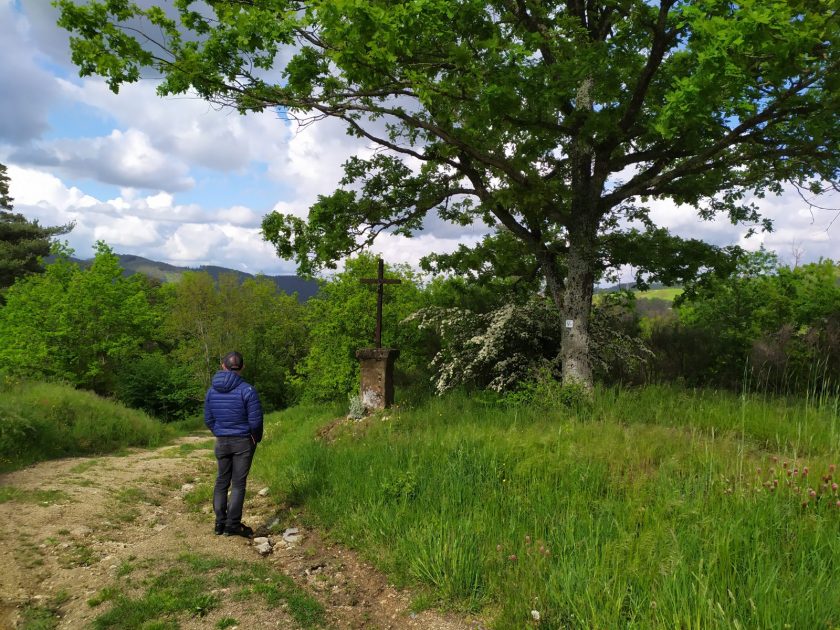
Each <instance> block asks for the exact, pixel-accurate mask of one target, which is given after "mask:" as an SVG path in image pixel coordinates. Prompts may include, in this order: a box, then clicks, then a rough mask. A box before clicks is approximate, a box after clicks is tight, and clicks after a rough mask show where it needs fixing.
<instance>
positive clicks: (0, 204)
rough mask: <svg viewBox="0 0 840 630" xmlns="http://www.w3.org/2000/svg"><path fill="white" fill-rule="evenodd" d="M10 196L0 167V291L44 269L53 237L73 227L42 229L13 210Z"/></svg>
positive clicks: (6, 179)
mask: <svg viewBox="0 0 840 630" xmlns="http://www.w3.org/2000/svg"><path fill="white" fill-rule="evenodd" d="M12 201H13V199H12V198H11V197H10V196H9V176H8V175H7V174H6V166H5V165H4V164H0V290H2V289H5V288H7V287H10V286H12V285H13V284H14V282H15V280H16V279H17V278H19V277H21V276H23V275H26V274H28V273H40V272H42V271H43V270H44V268H43V265H42V263H41V259H42V258H43V257H44V256H47V255H48V254H49V253H50V247H51V240H52V238H53V237H54V236H58V235H60V234H66V233H67V232H69V231H70V230H72V229H73V224H72V223H70V224H67V225H60V226H56V227H42V226H40V225H39V224H38V221H37V220H32V221H30V220H28V219H27V218H26V217H24V216H23V215H22V214H19V213H16V212H14V211H13V206H12Z"/></svg>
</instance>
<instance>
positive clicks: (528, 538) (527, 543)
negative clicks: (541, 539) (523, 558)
mask: <svg viewBox="0 0 840 630" xmlns="http://www.w3.org/2000/svg"><path fill="white" fill-rule="evenodd" d="M525 544H526V545H530V544H531V537H530V536H525Z"/></svg>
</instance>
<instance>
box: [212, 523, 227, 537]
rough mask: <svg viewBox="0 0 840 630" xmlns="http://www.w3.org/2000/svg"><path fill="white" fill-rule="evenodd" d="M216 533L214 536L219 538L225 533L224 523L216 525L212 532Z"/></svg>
mask: <svg viewBox="0 0 840 630" xmlns="http://www.w3.org/2000/svg"><path fill="white" fill-rule="evenodd" d="M213 531H214V532H215V533H216V536H221V535H222V534H224V533H225V524H224V523H216V528H215V529H214V530H213Z"/></svg>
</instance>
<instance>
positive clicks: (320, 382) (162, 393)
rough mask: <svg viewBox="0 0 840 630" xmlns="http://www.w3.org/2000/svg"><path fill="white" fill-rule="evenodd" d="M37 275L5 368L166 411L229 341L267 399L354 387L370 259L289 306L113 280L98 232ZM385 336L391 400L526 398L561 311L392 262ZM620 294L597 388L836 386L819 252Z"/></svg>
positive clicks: (337, 395) (251, 291)
mask: <svg viewBox="0 0 840 630" xmlns="http://www.w3.org/2000/svg"><path fill="white" fill-rule="evenodd" d="M54 250H55V253H56V257H55V259H54V261H53V262H50V263H49V264H47V265H45V267H44V271H43V273H34V274H29V275H26V276H23V277H20V278H18V280H17V281H16V282H15V283H14V285H13V286H11V287H10V288H8V289H7V290H6V291H5V294H4V297H5V304H4V305H3V306H2V307H0V348H2V354H3V360H2V364H0V374H1V375H2V376H3V378H5V379H6V380H15V379H27V380H31V379H36V380H45V381H61V382H66V383H69V384H72V385H73V386H75V387H77V388H80V389H86V390H92V391H94V392H96V393H98V394H100V395H103V396H108V397H113V398H116V399H118V400H120V401H122V402H123V403H125V404H126V405H128V406H131V407H134V408H139V409H143V410H145V411H147V412H148V413H150V414H152V415H154V416H156V417H158V418H160V419H162V420H166V421H170V420H177V419H180V418H183V417H185V416H188V415H191V414H194V413H196V412H198V411H199V410H200V407H201V404H202V402H203V396H204V392H205V390H206V387H207V386H208V383H209V379H210V377H211V375H212V374H213V372H214V371H215V370H216V369H217V366H218V364H219V359H220V357H221V356H223V355H224V354H225V353H226V352H227V351H229V350H230V349H234V348H235V349H237V350H239V351H240V352H242V353H243V354H244V355H245V357H246V372H247V378H248V380H249V381H250V382H252V383H253V384H254V385H255V386H256V387H257V388H258V390H259V391H260V393H261V395H262V397H263V400H264V402H265V405H266V407H267V408H269V409H277V408H283V407H287V406H290V405H292V404H295V403H297V402H300V401H311V400H341V399H345V400H346V399H347V397H348V395H350V394H352V393H353V392H354V391H355V389H356V388H357V382H358V381H357V374H358V366H357V361H356V359H355V357H354V353H355V350H356V349H357V348H360V347H365V346H368V345H370V344H371V342H372V338H373V328H374V313H375V300H376V297H375V289H374V288H372V287H371V286H370V285H364V284H362V283H361V282H360V279H361V278H369V277H373V276H374V275H375V273H376V260H375V259H374V258H373V257H372V256H370V255H360V256H357V257H355V258H352V259H350V260H348V261H347V264H346V267H345V269H344V271H342V272H340V273H337V274H335V275H334V276H332V277H330V278H327V279H325V280H323V281H322V282H321V286H320V290H319V292H318V294H317V295H316V296H315V297H314V298H311V299H310V300H308V301H306V302H304V303H299V302H298V300H297V299H296V297H295V296H290V295H286V294H285V293H283V292H281V291H279V290H278V289H277V287H276V286H275V285H274V283H273V282H272V281H271V280H269V279H268V278H262V277H257V278H254V279H248V280H245V281H244V282H241V283H240V282H239V281H238V279H237V278H236V277H235V276H234V275H233V274H230V275H228V276H225V275H222V276H221V277H220V278H219V279H218V281H215V280H214V279H213V278H212V277H211V276H210V275H209V274H208V273H206V272H190V273H187V274H185V275H184V277H183V278H182V279H181V280H180V281H179V282H177V283H168V284H162V283H160V282H158V281H155V280H152V279H149V278H147V277H145V276H143V275H140V274H135V275H132V276H129V277H124V276H123V274H122V269H121V268H120V265H119V260H118V257H117V256H116V255H115V254H114V252H113V251H112V250H111V248H110V247H108V246H107V245H106V244H105V243H99V244H98V246H97V250H96V255H95V257H94V259H93V262H92V264H91V265H90V266H88V267H86V268H81V267H79V266H78V265H76V264H74V263H73V262H72V261H71V260H70V254H71V252H70V251H69V250H68V249H66V247H62V246H56V247H55V248H54ZM386 269H387V271H386V273H387V275H388V276H390V277H396V278H399V279H401V280H402V283H401V284H399V285H389V286H388V287H386V299H385V305H384V314H383V321H384V331H383V344H384V345H386V346H392V347H398V348H400V350H401V354H400V358H399V361H398V362H397V384H398V388H399V392H400V393H399V394H398V396H400V395H401V396H404V397H406V396H411V395H426V394H430V393H433V392H437V393H441V392H443V391H445V390H448V389H452V388H458V387H463V388H470V389H482V390H488V391H494V392H497V393H498V394H499V395H503V396H514V397H516V396H520V397H521V396H523V395H525V396H527V393H528V392H529V391H534V386H535V384H539V383H540V382H550V381H552V379H553V378H554V377H556V375H557V374H558V373H559V368H560V366H559V365H558V361H557V356H558V354H559V343H560V330H561V325H562V323H561V322H560V320H559V316H558V315H557V311H556V309H553V308H551V304H550V302H549V301H548V300H547V299H546V298H545V297H544V296H543V295H542V294H541V293H540V291H539V287H538V286H537V285H533V284H532V285H529V286H524V287H523V285H522V283H521V282H517V281H513V282H505V281H504V279H498V278H497V279H496V281H495V282H496V283H495V285H493V286H489V287H488V286H484V285H482V284H481V283H480V282H479V281H471V280H470V279H469V278H468V277H460V276H457V275H453V276H449V277H444V276H439V277H436V278H435V279H433V280H431V281H428V280H424V278H423V277H421V276H419V275H418V274H417V273H416V272H414V271H412V270H411V269H410V268H407V267H403V266H396V267H390V266H389V267H386ZM635 300H636V298H635V297H634V295H633V294H631V293H626V292H624V293H614V294H603V295H601V296H599V297H598V298H597V299H596V305H595V311H594V313H595V314H594V317H593V341H594V355H595V356H594V359H595V360H594V365H595V366H596V369H597V373H598V377H599V379H600V380H601V381H602V382H606V383H615V382H623V383H633V384H645V383H652V382H665V381H680V382H684V383H686V384H688V385H692V386H707V385H709V386H720V387H727V388H733V389H740V388H743V387H745V386H747V387H760V388H764V389H769V390H771V391H773V392H777V393H803V392H806V391H808V392H813V391H814V390H815V389H821V388H824V387H825V386H826V385H828V386H830V387H836V385H837V383H838V375H840V285H838V265H837V264H835V263H834V262H832V261H830V260H824V261H821V262H818V263H813V264H808V265H802V266H797V267H795V268H791V267H787V266H784V265H780V264H779V262H778V260H777V259H776V257H775V256H774V255H772V254H770V253H767V252H764V251H760V252H758V253H752V254H746V253H743V254H741V255H740V259H739V261H738V264H737V265H736V266H735V267H734V269H733V271H732V273H730V274H728V275H724V276H717V275H710V276H709V277H707V278H705V279H704V280H703V282H700V283H698V284H697V285H695V286H693V287H691V288H690V289H689V290H687V291H686V292H685V293H683V295H682V296H681V297H680V298H679V299H678V300H677V302H676V303H675V304H674V306H673V308H672V309H670V310H668V311H666V312H665V313H661V314H659V315H655V316H649V315H646V316H641V315H640V314H639V312H640V309H637V308H636V307H635Z"/></svg>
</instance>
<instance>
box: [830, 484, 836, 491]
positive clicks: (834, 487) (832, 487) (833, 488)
mask: <svg viewBox="0 0 840 630" xmlns="http://www.w3.org/2000/svg"><path fill="white" fill-rule="evenodd" d="M831 489H832V490H834V492H837V484H836V483H833V484H831Z"/></svg>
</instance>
